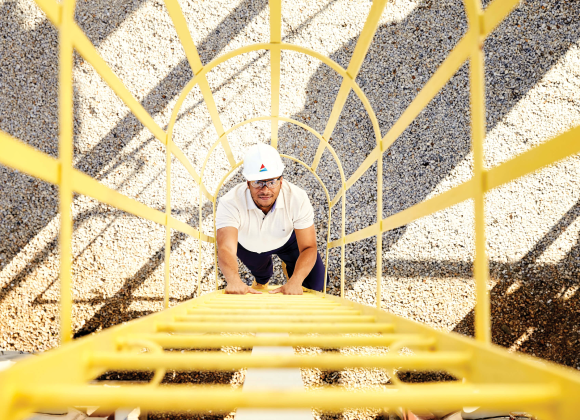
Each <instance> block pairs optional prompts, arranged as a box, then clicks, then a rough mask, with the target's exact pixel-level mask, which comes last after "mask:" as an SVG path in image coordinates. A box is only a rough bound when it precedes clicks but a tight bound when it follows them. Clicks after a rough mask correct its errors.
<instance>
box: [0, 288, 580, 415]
mask: <svg viewBox="0 0 580 420" xmlns="http://www.w3.org/2000/svg"><path fill="white" fill-rule="evenodd" d="M254 332H288V333H291V334H290V335H288V336H282V337H280V336H256V335H254V334H229V335H224V334H223V333H254ZM225 346H236V347H242V348H252V347H254V346H293V347H296V346H301V347H320V348H343V347H363V346H364V347H367V346H368V347H389V352H388V353H387V354H385V355H380V356H349V355H337V354H319V355H315V356H310V355H309V356H258V357H256V356H252V355H250V354H248V353H241V354H225V353H223V352H217V351H216V352H196V351H188V352H176V351H170V352H166V351H164V350H165V349H188V350H195V349H215V350H219V349H220V348H221V347H225ZM403 347H405V348H408V349H411V350H412V353H411V354H399V351H398V350H400V349H402V348H403ZM143 348H147V349H148V351H147V352H142V349H143ZM252 367H254V368H280V367H292V368H318V369H323V370H341V369H347V368H384V369H388V370H389V372H390V375H391V382H392V385H391V386H390V388H392V389H388V390H385V391H366V392H352V391H347V390H342V389H340V388H338V387H329V388H326V389H320V390H307V391H269V390H267V389H266V390H263V391H241V390H232V388H231V387H230V386H215V385H197V386H183V385H160V382H161V380H162V379H163V377H164V376H165V373H166V371H167V370H176V371H200V370H212V371H231V370H238V369H242V368H252ZM111 370H126V371H154V372H155V374H154V376H153V379H151V381H150V382H149V383H148V384H144V385H123V386H121V387H107V386H104V385H103V384H99V382H95V381H94V378H96V377H98V376H100V375H102V374H103V373H105V372H107V371H111ZM395 370H396V371H408V370H417V371H445V372H448V373H450V374H452V375H454V376H455V377H456V378H458V380H457V381H452V382H446V383H437V384H407V383H401V382H400V381H399V380H398V379H397V376H396V374H394V371H395ZM32 378H33V380H31V379H32ZM0 387H1V389H2V393H0V418H2V419H16V418H22V417H23V416H24V415H26V414H27V413H29V412H31V411H32V410H34V409H39V408H42V409H46V408H55V409H56V408H63V407H68V406H99V407H101V409H111V410H113V409H116V408H118V407H139V408H140V409H141V411H146V412H147V411H187V410H191V411H207V410H212V411H226V412H227V411H231V410H235V409H236V408H242V407H253V408H270V409H272V408H289V407H291V408H312V407H316V408H318V409H321V410H333V411H336V410H340V409H344V408H376V409H387V410H388V409H396V408H398V407H405V408H408V409H411V410H417V411H421V410H435V409H437V410H448V411H452V410H457V409H461V407H463V406H481V407H486V408H489V409H496V410H505V411H509V410H510V409H511V410H513V409H514V407H517V408H518V410H527V411H529V412H532V413H534V414H536V415H538V416H539V417H540V418H541V419H573V418H575V416H576V414H577V413H578V404H579V403H578V401H577V398H576V397H577V396H578V395H580V378H579V375H577V374H574V373H572V372H571V371H570V370H569V369H566V368H563V367H560V366H556V365H555V364H551V363H546V362H539V361H538V360H534V359H533V358H531V357H526V356H516V355H513V354H508V353H507V352H506V351H504V350H502V349H499V348H496V347H493V346H489V345H485V344H482V343H479V342H477V341H474V340H471V339H468V338H465V337H463V336H460V335H458V334H455V333H444V332H438V331H435V330H432V329H430V328H428V327H426V326H424V325H421V324H419V323H416V322H413V321H410V320H407V319H404V318H400V317H397V316H394V315H391V314H388V313H386V312H384V311H380V310H377V309H375V308H371V307H368V306H364V305H360V304H356V303H353V302H349V301H347V300H345V299H341V298H339V297H335V296H329V295H324V294H322V293H318V292H312V291H308V292H306V293H305V294H304V295H302V296H284V295H272V294H268V293H265V294H262V295H245V296H235V295H226V294H223V292H214V293H210V294H207V295H204V296H202V297H200V298H196V299H193V300H190V301H188V302H186V303H183V304H181V305H179V306H176V307H174V308H171V309H167V310H165V311H162V312H159V313H156V314H153V315H149V316H147V317H144V318H142V319H139V320H136V321H133V322H130V323H127V324H126V325H119V326H116V327H113V328H110V329H108V330H106V331H104V332H101V333H99V334H95V335H91V336H87V337H84V338H81V339H79V340H76V341H75V342H74V343H71V344H69V345H66V346H62V347H61V348H59V349H55V350H53V351H50V352H48V353H47V354H45V355H43V356H40V357H35V358H30V359H28V360H25V361H23V362H20V363H18V364H16V365H15V366H13V367H12V368H10V369H8V370H7V371H5V372H3V373H2V374H0Z"/></svg>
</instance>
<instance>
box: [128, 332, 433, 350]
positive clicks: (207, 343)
mask: <svg viewBox="0 0 580 420" xmlns="http://www.w3.org/2000/svg"><path fill="white" fill-rule="evenodd" d="M135 338H139V339H143V340H148V341H153V342H155V343H157V344H159V345H161V346H162V347H164V348H200V349H207V348H221V347H229V346H231V347H244V348H251V347H254V346H292V347H297V346H300V347H322V348H341V347H373V346H375V347H383V346H389V345H392V344H394V343H405V346H409V347H414V346H433V345H435V343H436V340H435V338H434V337H425V336H421V335H416V334H385V335H375V336H342V335H318V336H311V335H291V336H286V337H280V336H240V335H205V334H204V335H198V336H192V335H185V334H184V335H173V334H171V335H170V334H165V333H157V334H144V335H139V336H135ZM120 343H122V340H121V341H120Z"/></svg>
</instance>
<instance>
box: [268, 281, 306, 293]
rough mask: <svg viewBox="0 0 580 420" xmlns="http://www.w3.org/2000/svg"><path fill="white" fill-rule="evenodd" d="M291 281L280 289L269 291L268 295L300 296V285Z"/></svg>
mask: <svg viewBox="0 0 580 420" xmlns="http://www.w3.org/2000/svg"><path fill="white" fill-rule="evenodd" d="M291 280H292V279H290V280H288V283H286V284H285V285H284V286H282V287H278V288H277V289H274V290H270V293H283V294H285V295H301V294H302V285H301V284H299V283H296V282H293V281H291Z"/></svg>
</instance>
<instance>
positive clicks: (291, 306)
mask: <svg viewBox="0 0 580 420" xmlns="http://www.w3.org/2000/svg"><path fill="white" fill-rule="evenodd" d="M193 308H211V309H304V310H309V309H328V310H331V309H333V308H336V309H343V310H344V309H349V308H350V307H349V306H342V305H328V304H323V305H319V304H312V305H307V304H294V303H292V304H290V303H279V304H276V303H267V304H260V303H254V304H243V303H239V304H238V303H231V304H230V303H228V304H221V303H220V304H216V303H209V304H205V305H200V306H194V307H193ZM193 308H192V309H193Z"/></svg>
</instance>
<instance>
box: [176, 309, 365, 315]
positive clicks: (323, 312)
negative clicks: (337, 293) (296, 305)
mask: <svg viewBox="0 0 580 420" xmlns="http://www.w3.org/2000/svg"><path fill="white" fill-rule="evenodd" d="M187 313H188V314H192V315H215V313H216V310H215V309H204V308H203V307H199V308H195V309H188V311H187ZM360 313H361V311H358V310H356V309H309V310H306V309H231V310H228V314H229V315H298V314H300V315H360Z"/></svg>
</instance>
